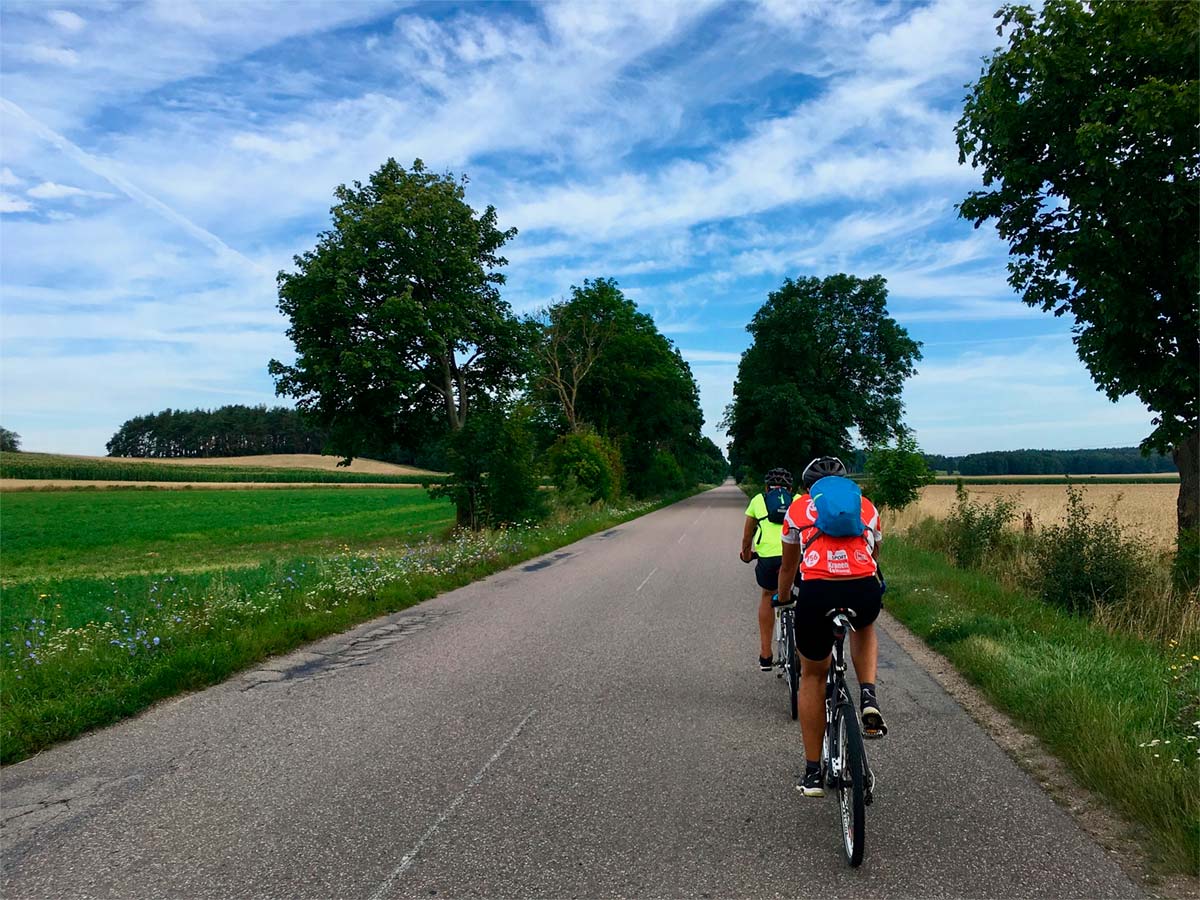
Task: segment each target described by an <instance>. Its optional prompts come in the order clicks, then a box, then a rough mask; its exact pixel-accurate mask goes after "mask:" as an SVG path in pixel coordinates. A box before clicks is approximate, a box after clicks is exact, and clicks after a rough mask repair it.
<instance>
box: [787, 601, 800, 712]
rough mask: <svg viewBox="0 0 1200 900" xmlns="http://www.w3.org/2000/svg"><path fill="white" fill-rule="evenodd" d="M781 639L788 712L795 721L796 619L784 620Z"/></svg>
mask: <svg viewBox="0 0 1200 900" xmlns="http://www.w3.org/2000/svg"><path fill="white" fill-rule="evenodd" d="M783 639H784V641H785V642H786V644H787V646H786V647H785V648H784V651H783V652H784V657H783V660H784V663H783V668H784V671H785V672H787V680H788V704H789V705H788V710H789V711H790V712H791V714H792V721H795V719H796V716H797V714H798V708H797V702H798V700H799V697H800V657H799V654H797V653H796V618H795V616H794V615H789V616H787V617H786V618H785V619H784V626H783Z"/></svg>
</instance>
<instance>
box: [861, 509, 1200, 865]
mask: <svg viewBox="0 0 1200 900" xmlns="http://www.w3.org/2000/svg"><path fill="white" fill-rule="evenodd" d="M986 515H987V516H993V515H994V513H987V514H986ZM984 524H985V525H986V524H987V523H986V522H985V523H984ZM956 527H957V526H954V525H947V524H946V523H931V524H929V525H927V526H926V527H925V528H924V529H921V530H920V531H919V533H918V534H917V536H916V537H915V538H896V537H895V536H889V537H888V538H887V539H886V540H885V544H884V547H885V550H884V554H885V555H884V561H885V565H886V568H887V578H888V593H887V598H886V608H887V609H888V611H889V612H891V613H892V614H893V615H895V616H896V617H897V618H898V619H900V620H901V621H902V622H903V623H904V624H905V625H907V626H908V627H909V628H910V629H912V630H913V631H914V632H915V633H916V634H917V635H918V636H920V637H921V638H922V639H924V640H925V641H926V642H927V643H928V644H929V645H930V646H932V647H933V648H934V649H936V650H938V651H939V652H941V653H943V654H944V655H945V656H946V657H947V658H948V659H949V660H950V661H951V662H952V663H953V664H954V666H955V667H956V668H957V669H958V670H959V671H960V672H962V673H963V674H964V675H965V676H966V677H967V678H968V679H970V680H971V681H972V682H974V683H975V684H976V685H978V686H979V687H980V688H981V689H982V690H983V691H984V693H985V694H986V695H987V696H988V698H989V699H990V700H991V701H992V702H993V703H995V704H996V705H997V706H998V707H999V708H1001V709H1003V710H1004V711H1005V712H1007V713H1008V714H1009V715H1010V716H1012V718H1013V719H1014V720H1016V721H1017V722H1018V723H1020V724H1021V725H1022V726H1023V727H1024V728H1026V729H1027V730H1028V731H1030V732H1031V733H1032V734H1034V735H1036V736H1037V737H1038V738H1039V739H1041V741H1042V742H1043V743H1044V744H1045V745H1046V747H1047V748H1048V749H1049V750H1050V751H1051V752H1053V753H1054V754H1055V755H1057V756H1058V757H1059V758H1060V759H1062V760H1063V761H1064V762H1065V763H1067V765H1068V766H1069V767H1070V769H1071V771H1072V772H1073V774H1074V775H1075V777H1076V778H1077V779H1078V781H1079V783H1080V784H1082V785H1084V786H1085V787H1087V788H1089V789H1091V790H1093V791H1096V792H1097V793H1098V794H1100V795H1101V796H1103V797H1105V798H1107V799H1108V800H1109V802H1111V803H1112V805H1113V806H1114V807H1115V808H1116V809H1117V810H1118V811H1119V812H1121V813H1122V814H1123V815H1124V817H1125V818H1126V819H1127V820H1129V821H1131V822H1133V823H1135V825H1136V826H1137V827H1138V829H1139V831H1140V835H1139V836H1140V837H1141V838H1142V843H1143V844H1144V846H1145V847H1146V848H1147V851H1148V852H1149V854H1150V856H1151V858H1152V859H1153V860H1154V861H1155V862H1156V864H1157V865H1158V866H1160V867H1161V868H1162V869H1163V870H1164V871H1169V872H1183V873H1191V874H1195V873H1196V870H1197V860H1198V859H1200V764H1198V756H1197V754H1198V752H1200V704H1198V698H1200V639H1198V638H1200V632H1198V631H1197V628H1196V626H1197V621H1198V618H1197V604H1196V599H1195V597H1194V596H1193V597H1191V598H1190V599H1188V598H1184V597H1181V596H1179V595H1175V594H1172V593H1171V589H1170V576H1169V573H1163V572H1162V571H1158V572H1157V574H1156V575H1152V576H1151V580H1150V581H1148V582H1144V583H1142V584H1140V585H1134V586H1133V587H1134V588H1135V590H1134V592H1133V593H1132V594H1129V595H1127V596H1126V597H1124V598H1122V599H1118V598H1117V597H1116V596H1115V595H1114V596H1113V597H1112V598H1111V602H1110V603H1108V604H1106V605H1105V606H1104V607H1103V609H1102V610H1098V611H1097V612H1096V613H1095V614H1091V615H1089V614H1086V613H1082V612H1072V611H1071V610H1070V609H1069V608H1068V605H1069V603H1070V602H1072V601H1070V600H1067V598H1069V597H1073V598H1075V602H1078V600H1079V599H1080V598H1081V597H1082V596H1084V595H1085V593H1087V592H1090V591H1092V590H1097V589H1099V586H1098V585H1096V584H1091V585H1090V586H1089V579H1087V578H1086V577H1085V576H1083V575H1082V573H1080V572H1079V571H1078V570H1077V569H1076V568H1075V567H1074V566H1073V565H1070V564H1067V563H1066V561H1065V559H1063V558H1062V556H1060V555H1059V554H1058V553H1057V552H1056V551H1052V550H1051V549H1050V548H1051V547H1052V546H1053V544H1054V542H1055V541H1056V540H1058V539H1060V538H1061V537H1062V536H1061V535H1060V534H1057V533H1056V532H1054V531H1050V532H1048V533H1046V534H1045V535H1044V536H1043V537H1042V538H1041V540H1040V542H1039V543H1038V545H1037V546H1040V547H1041V548H1042V549H1041V552H1042V553H1043V554H1046V555H1053V556H1055V557H1057V558H1058V563H1059V565H1060V567H1061V568H1059V569H1056V570H1052V571H1050V572H1047V573H1045V574H1046V576H1047V578H1046V580H1044V581H1042V582H1041V585H1040V587H1033V588H1026V589H1020V588H1018V587H1016V585H1017V584H1018V583H1019V582H1021V581H1023V580H1024V579H1023V577H1022V575H1023V574H1024V575H1029V574H1030V570H1027V569H1025V565H1024V564H1023V562H1022V561H1021V558H1020V557H1019V556H1009V553H1010V552H1011V551H999V554H998V558H1001V559H1007V560H1008V563H1007V565H1008V567H1009V569H1008V571H1009V573H1010V576H1009V577H1003V578H1001V577H997V575H996V574H995V568H993V565H999V563H996V564H991V565H989V566H988V567H987V568H988V570H987V571H984V570H981V569H978V568H958V567H956V566H954V565H953V563H952V562H951V561H950V559H948V558H947V556H946V555H945V553H944V552H938V551H936V550H933V549H926V548H923V547H922V546H921V543H931V544H934V545H937V544H939V543H940V541H941V540H942V537H943V536H944V535H945V533H946V530H947V529H954V528H956ZM984 531H985V533H987V534H990V535H996V534H999V533H1000V532H997V531H995V530H990V531H989V530H988V529H986V528H985V529H984ZM1013 537H1014V539H1015V536H1013ZM931 539H932V540H931ZM1109 540H1110V538H1109V537H1106V538H1104V539H1103V542H1104V543H1107V542H1108V541H1109ZM973 541H974V539H971V540H970V541H968V542H967V543H966V544H965V545H964V544H962V543H960V544H958V545H956V548H955V549H956V550H957V552H959V553H963V554H965V555H967V556H973V555H974V553H975V551H974V549H972V544H973ZM951 552H954V550H951ZM1064 552H1065V553H1068V554H1069V553H1070V546H1069V545H1066V546H1064ZM994 558H997V557H989V559H994ZM1033 559H1034V558H1033V557H1027V558H1026V559H1025V560H1024V563H1032V562H1033ZM1045 562H1047V560H1045V559H1043V563H1045ZM1093 564H1094V565H1097V566H1103V563H1102V562H1101V561H1099V560H1093ZM1097 574H1099V573H1097ZM1108 577H1109V578H1110V579H1111V581H1110V582H1109V584H1112V583H1114V582H1121V581H1123V580H1124V579H1122V577H1121V576H1120V574H1119V573H1117V572H1110V573H1108ZM1005 582H1007V583H1005ZM1058 588H1065V589H1067V592H1066V593H1063V594H1058V593H1057V592H1056V590H1057V589H1058ZM1039 594H1042V595H1049V596H1050V597H1051V598H1053V599H1052V602H1046V600H1045V599H1041V598H1039ZM1143 604H1144V605H1143Z"/></svg>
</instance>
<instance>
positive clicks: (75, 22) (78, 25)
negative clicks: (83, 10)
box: [46, 9, 87, 32]
mask: <svg viewBox="0 0 1200 900" xmlns="http://www.w3.org/2000/svg"><path fill="white" fill-rule="evenodd" d="M46 18H47V19H49V20H50V21H51V22H52V23H53V24H55V25H57V26H58V27H59V28H61V29H62V30H63V31H70V32H76V31H83V29H84V28H85V27H87V20H86V19H84V18H83V16H80V15H78V14H76V13H73V12H70V11H69V10H65V9H52V10H50V12H48V13H46Z"/></svg>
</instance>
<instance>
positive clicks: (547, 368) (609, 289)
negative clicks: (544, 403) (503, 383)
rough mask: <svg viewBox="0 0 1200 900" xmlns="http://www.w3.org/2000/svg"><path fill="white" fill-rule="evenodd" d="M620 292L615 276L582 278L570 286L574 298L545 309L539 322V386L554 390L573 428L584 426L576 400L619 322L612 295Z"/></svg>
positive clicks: (536, 357) (535, 352)
mask: <svg viewBox="0 0 1200 900" xmlns="http://www.w3.org/2000/svg"><path fill="white" fill-rule="evenodd" d="M614 295H620V291H619V290H618V288H617V283H616V282H615V281H613V280H612V279H604V278H598V279H596V280H595V281H590V280H588V279H584V282H583V287H576V286H575V285H571V299H570V300H569V301H564V302H562V303H556V304H554V305H553V306H551V307H549V308H548V309H547V310H545V312H544V313H542V315H541V316H540V317H539V318H538V320H537V322H538V324H539V325H540V326H541V328H540V332H541V340H539V341H538V342H537V343H536V344H535V346H534V355H535V359H536V363H537V373H536V375H535V381H536V384H537V386H538V387H539V388H540V389H542V390H544V391H547V392H549V393H551V394H552V395H553V396H554V397H555V398H556V399H557V400H558V402H559V404H560V405H561V406H562V411H563V416H564V417H565V418H566V420H567V426H568V427H569V428H570V430H571V431H572V432H576V431H578V430H579V428H580V424H581V423H580V421H579V417H578V415H577V414H576V405H577V401H578V398H579V389H580V386H581V384H582V383H583V380H584V378H586V377H587V375H588V373H589V372H591V370H592V367H593V366H595V365H596V362H597V361H598V360H599V359H600V356H601V354H603V353H604V349H605V346H606V345H607V344H608V342H609V339H610V338H611V337H612V335H613V332H614V330H615V327H616V323H615V322H614V320H613V317H612V316H611V311H612V309H613V306H612V303H611V301H612V299H613V298H614Z"/></svg>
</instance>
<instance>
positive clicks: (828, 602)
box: [796, 575, 883, 660]
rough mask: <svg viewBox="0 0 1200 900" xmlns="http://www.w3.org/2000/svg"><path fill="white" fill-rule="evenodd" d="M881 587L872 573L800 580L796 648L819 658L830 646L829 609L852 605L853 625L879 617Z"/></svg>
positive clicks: (826, 654)
mask: <svg viewBox="0 0 1200 900" xmlns="http://www.w3.org/2000/svg"><path fill="white" fill-rule="evenodd" d="M882 606H883V589H882V587H881V586H880V584H879V579H878V578H876V577H875V576H874V575H869V576H867V577H866V578H818V579H815V580H812V581H802V582H800V597H799V599H798V600H797V602H796V649H797V650H799V651H800V655H801V656H803V657H804V658H805V659H813V660H820V659H825V658H826V657H827V656H829V654H830V652H832V650H833V617H832V616H827V615H826V613H827V612H829V610H831V609H840V608H845V609H852V610H854V612H855V615H853V616H851V617H850V621H851V623H852V624H853V625H854V627H855V628H865V627H866V626H868V625H870V624H871V623H872V622H874V621H875V620H876V619H877V618H879V610H880V608H882Z"/></svg>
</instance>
